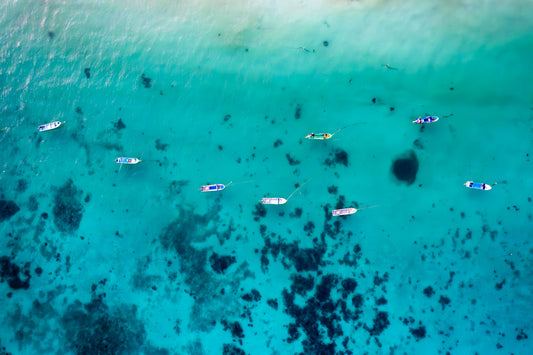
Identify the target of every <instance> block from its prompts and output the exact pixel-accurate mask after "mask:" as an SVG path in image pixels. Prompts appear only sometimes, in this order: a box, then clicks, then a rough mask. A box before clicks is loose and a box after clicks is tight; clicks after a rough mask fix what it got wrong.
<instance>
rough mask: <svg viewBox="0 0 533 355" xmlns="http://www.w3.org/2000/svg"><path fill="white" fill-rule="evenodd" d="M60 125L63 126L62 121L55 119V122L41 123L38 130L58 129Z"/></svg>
mask: <svg viewBox="0 0 533 355" xmlns="http://www.w3.org/2000/svg"><path fill="white" fill-rule="evenodd" d="M59 126H61V122H60V121H54V122H50V123H47V124H43V125H40V126H39V128H37V130H38V131H39V132H45V131H50V130H52V129H56V128H58V127H59Z"/></svg>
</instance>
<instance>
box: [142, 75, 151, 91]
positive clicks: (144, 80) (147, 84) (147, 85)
mask: <svg viewBox="0 0 533 355" xmlns="http://www.w3.org/2000/svg"><path fill="white" fill-rule="evenodd" d="M141 84H142V85H143V86H144V87H145V88H147V89H149V88H151V87H152V79H150V78H149V77H147V76H146V75H144V73H143V74H142V75H141Z"/></svg>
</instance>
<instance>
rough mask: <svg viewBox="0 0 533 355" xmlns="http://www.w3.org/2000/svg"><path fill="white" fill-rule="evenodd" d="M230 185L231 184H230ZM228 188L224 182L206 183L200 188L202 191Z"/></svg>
mask: <svg viewBox="0 0 533 355" xmlns="http://www.w3.org/2000/svg"><path fill="white" fill-rule="evenodd" d="M228 185H229V184H228ZM225 188H226V185H224V184H213V185H204V186H202V187H201V188H200V190H201V191H202V192H211V191H222V190H224V189H225Z"/></svg>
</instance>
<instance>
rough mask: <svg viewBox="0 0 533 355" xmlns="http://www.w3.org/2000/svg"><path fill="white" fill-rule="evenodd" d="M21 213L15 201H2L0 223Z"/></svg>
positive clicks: (0, 202) (0, 201)
mask: <svg viewBox="0 0 533 355" xmlns="http://www.w3.org/2000/svg"><path fill="white" fill-rule="evenodd" d="M18 211H20V207H19V206H17V204H16V203H15V202H13V201H6V200H0V222H3V221H5V220H7V219H9V218H11V217H12V216H13V215H14V214H16V213H17V212H18Z"/></svg>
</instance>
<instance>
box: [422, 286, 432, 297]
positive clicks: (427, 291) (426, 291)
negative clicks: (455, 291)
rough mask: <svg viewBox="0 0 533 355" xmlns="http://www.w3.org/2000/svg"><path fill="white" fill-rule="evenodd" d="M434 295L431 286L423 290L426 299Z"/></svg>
mask: <svg viewBox="0 0 533 355" xmlns="http://www.w3.org/2000/svg"><path fill="white" fill-rule="evenodd" d="M434 294H435V291H434V290H433V287H431V286H428V287H426V288H425V289H424V295H426V297H431V296H433V295H434Z"/></svg>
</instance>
